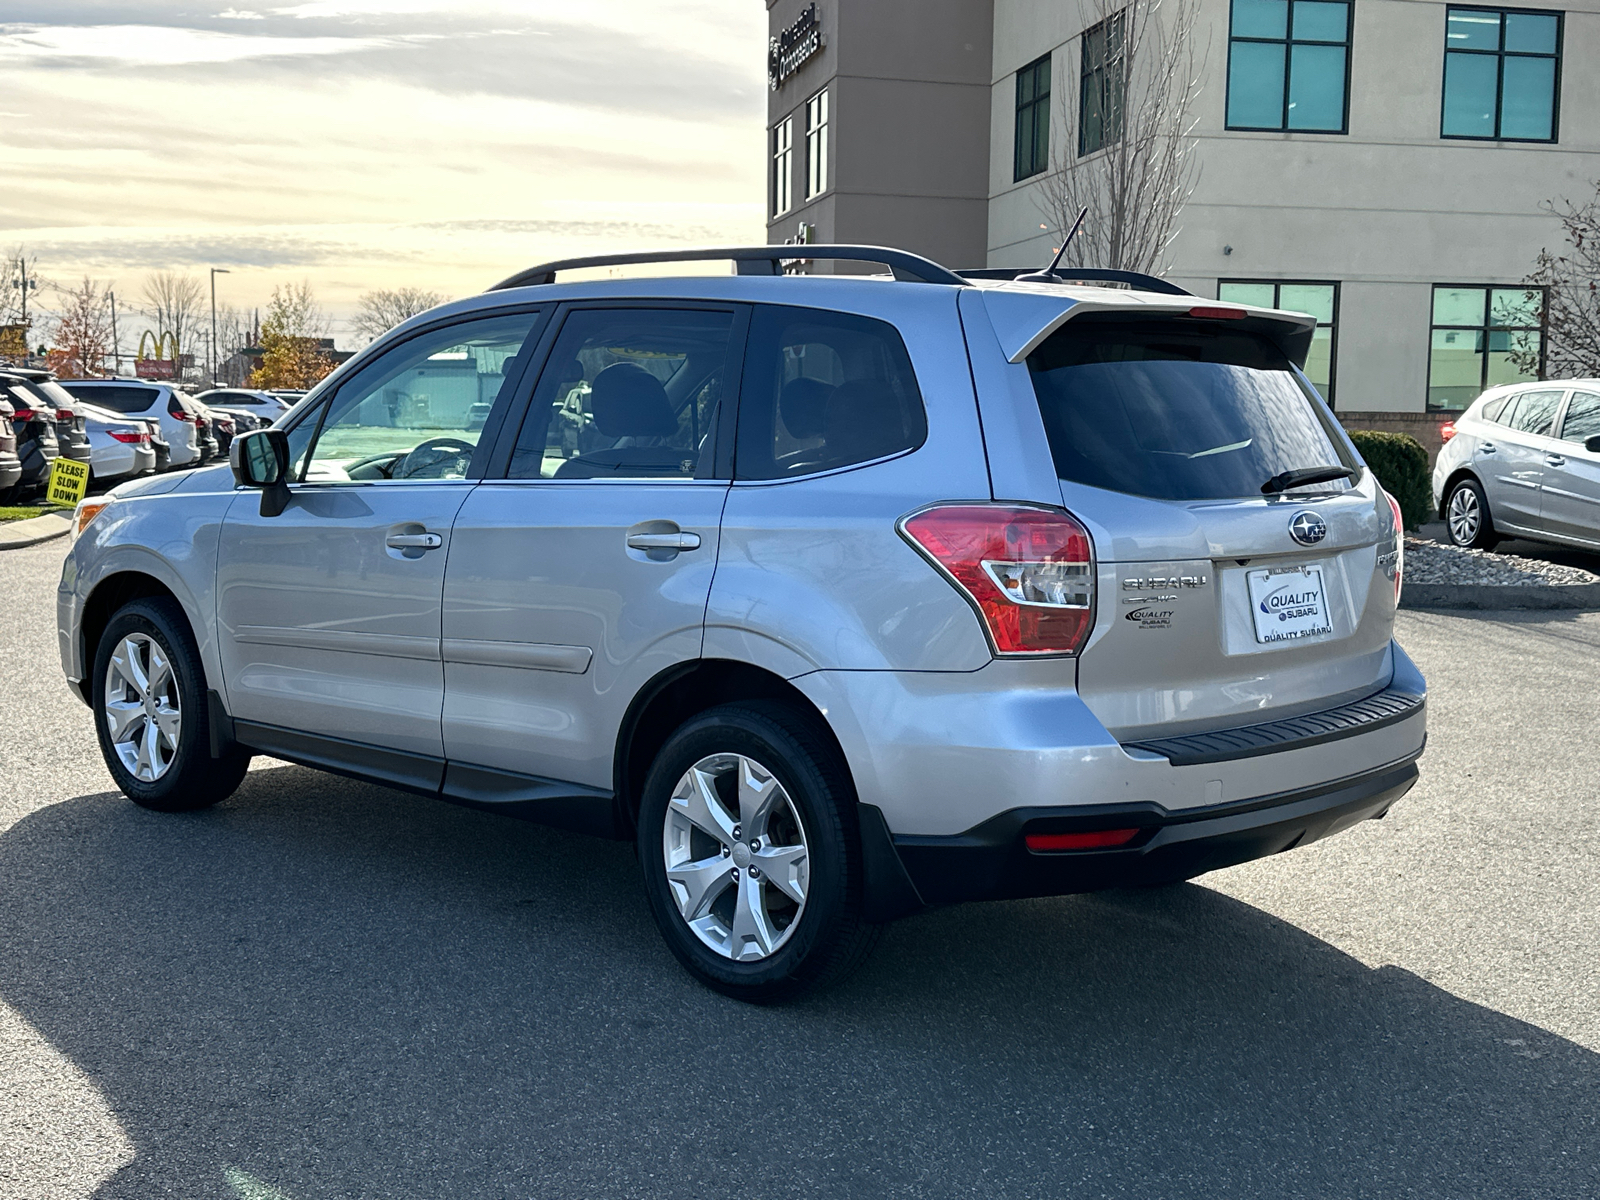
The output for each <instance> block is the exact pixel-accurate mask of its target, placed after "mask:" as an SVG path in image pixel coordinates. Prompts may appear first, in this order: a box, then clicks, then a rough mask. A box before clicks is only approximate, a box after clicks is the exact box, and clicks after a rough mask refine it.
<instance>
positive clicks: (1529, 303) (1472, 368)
mask: <svg viewBox="0 0 1600 1200" xmlns="http://www.w3.org/2000/svg"><path fill="white" fill-rule="evenodd" d="M1543 323H1544V292H1543V290H1542V289H1539V288H1525V287H1509V288H1496V287H1458V286H1456V285H1454V284H1445V283H1441V284H1436V285H1434V289H1433V331H1432V337H1431V345H1430V348H1429V351H1428V408H1429V410H1430V411H1438V412H1460V411H1461V410H1462V409H1463V408H1465V407H1466V406H1467V405H1469V404H1471V403H1472V402H1473V401H1474V400H1476V399H1477V398H1478V394H1479V393H1480V392H1482V391H1483V390H1484V389H1485V388H1490V387H1494V386H1495V385H1496V384H1501V383H1522V382H1524V381H1526V380H1529V379H1542V378H1544V337H1543V334H1542V333H1541V327H1542V325H1543Z"/></svg>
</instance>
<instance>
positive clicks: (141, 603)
mask: <svg viewBox="0 0 1600 1200" xmlns="http://www.w3.org/2000/svg"><path fill="white" fill-rule="evenodd" d="M88 694H89V700H90V704H91V706H92V707H93V709H94V728H95V734H96V735H97V736H98V737H99V739H100V753H101V755H102V756H103V757H104V759H105V762H106V768H107V769H108V770H109V771H110V772H111V777H112V779H114V780H115V781H116V784H117V787H119V788H120V789H122V793H123V795H125V796H127V797H128V799H130V800H132V801H133V802H134V803H135V804H137V805H139V806H140V807H141V808H149V809H154V810H156V811H157V812H192V811H194V810H195V809H200V808H208V807H210V806H211V805H213V804H215V803H217V801H219V800H223V799H226V798H227V797H228V796H230V795H232V794H233V792H234V790H235V789H236V788H237V787H238V786H239V784H240V782H241V781H242V780H243V779H244V775H245V772H246V771H247V770H249V768H250V755H249V753H248V752H247V751H244V750H241V749H238V748H237V747H235V748H233V749H231V750H229V751H228V752H227V753H226V754H225V755H223V757H221V758H212V757H211V713H210V710H209V708H208V705H207V692H206V676H205V668H204V667H203V666H202V664H201V662H200V651H199V648H198V647H197V646H196V645H195V641H194V635H193V633H192V632H190V629H189V622H188V620H187V619H186V618H185V616H184V614H183V610H182V608H180V607H179V606H178V604H177V602H176V601H174V600H170V599H165V598H160V597H155V598H149V599H144V600H135V601H133V602H131V603H129V604H125V605H124V606H123V607H122V608H120V609H118V610H117V612H116V614H115V615H113V616H112V618H111V620H110V621H109V622H108V623H107V625H106V628H105V632H104V633H102V634H101V637H100V642H99V645H98V646H97V647H96V648H95V656H94V668H93V673H92V674H91V675H90V677H89V684H88Z"/></svg>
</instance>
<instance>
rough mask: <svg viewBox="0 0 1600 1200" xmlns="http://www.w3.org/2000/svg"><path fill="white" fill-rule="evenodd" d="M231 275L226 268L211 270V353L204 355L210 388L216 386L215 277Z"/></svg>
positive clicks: (213, 268)
mask: <svg viewBox="0 0 1600 1200" xmlns="http://www.w3.org/2000/svg"><path fill="white" fill-rule="evenodd" d="M231 274H233V272H231V271H229V270H228V268H226V267H212V268H211V353H210V354H208V355H206V374H208V375H210V376H211V386H212V387H216V386H217V276H218V275H231Z"/></svg>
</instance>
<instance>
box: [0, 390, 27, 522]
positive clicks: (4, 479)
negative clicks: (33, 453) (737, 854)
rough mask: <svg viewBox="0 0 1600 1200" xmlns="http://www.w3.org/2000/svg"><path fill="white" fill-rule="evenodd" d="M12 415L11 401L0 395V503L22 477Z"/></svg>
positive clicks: (4, 501)
mask: <svg viewBox="0 0 1600 1200" xmlns="http://www.w3.org/2000/svg"><path fill="white" fill-rule="evenodd" d="M14 415H15V410H14V409H13V408H12V407H11V401H9V400H7V399H6V398H5V397H3V396H0V504H4V503H6V502H7V501H8V500H9V499H10V497H11V494H12V492H13V491H14V490H15V488H16V486H17V483H18V481H19V480H21V478H22V460H21V459H20V458H18V457H17V431H16V429H15V427H14V426H13V424H12V417H13V416H14Z"/></svg>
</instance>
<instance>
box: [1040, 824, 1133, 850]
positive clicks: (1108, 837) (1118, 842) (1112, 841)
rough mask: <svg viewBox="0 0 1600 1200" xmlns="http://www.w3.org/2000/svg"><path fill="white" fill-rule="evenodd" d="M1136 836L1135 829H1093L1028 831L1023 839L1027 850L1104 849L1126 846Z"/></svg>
mask: <svg viewBox="0 0 1600 1200" xmlns="http://www.w3.org/2000/svg"><path fill="white" fill-rule="evenodd" d="M1138 836H1139V831H1138V830H1137V829H1094V830H1090V831H1089V832H1087V833H1030V834H1027V835H1025V836H1024V837H1023V841H1025V842H1026V843H1027V844H1028V849H1029V850H1104V849H1106V848H1108V847H1112V846H1126V845H1127V844H1128V843H1129V842H1131V841H1133V839H1134V838H1136V837H1138Z"/></svg>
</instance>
